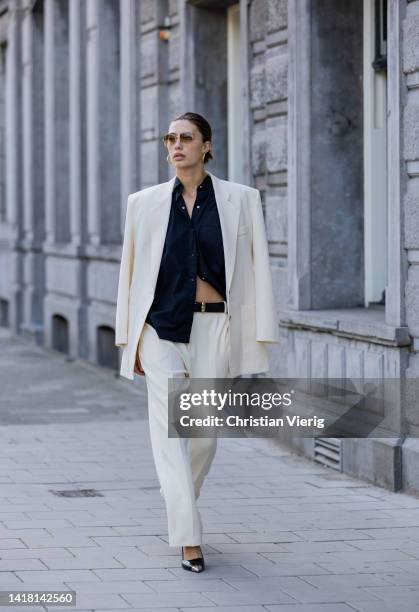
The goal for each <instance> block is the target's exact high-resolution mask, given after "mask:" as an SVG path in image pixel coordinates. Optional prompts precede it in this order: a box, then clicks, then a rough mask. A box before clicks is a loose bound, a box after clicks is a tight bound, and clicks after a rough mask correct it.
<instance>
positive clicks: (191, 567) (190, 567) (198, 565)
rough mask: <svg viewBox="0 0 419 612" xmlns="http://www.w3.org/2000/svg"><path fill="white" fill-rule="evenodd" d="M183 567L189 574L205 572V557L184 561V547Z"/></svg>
mask: <svg viewBox="0 0 419 612" xmlns="http://www.w3.org/2000/svg"><path fill="white" fill-rule="evenodd" d="M182 567H183V569H184V570H186V571H188V572H196V573H199V572H203V571H204V569H205V562H204V557H203V556H202V557H197V558H196V559H189V560H188V559H184V558H183V546H182Z"/></svg>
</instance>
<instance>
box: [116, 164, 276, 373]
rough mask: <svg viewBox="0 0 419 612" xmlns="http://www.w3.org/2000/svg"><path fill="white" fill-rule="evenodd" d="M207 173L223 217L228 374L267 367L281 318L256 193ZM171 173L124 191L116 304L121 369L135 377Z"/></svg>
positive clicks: (168, 200)
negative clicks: (125, 200)
mask: <svg viewBox="0 0 419 612" xmlns="http://www.w3.org/2000/svg"><path fill="white" fill-rule="evenodd" d="M207 173H208V174H209V175H210V176H211V179H212V183H213V186H214V192H215V199H216V202H217V208H218V213H219V217H220V224H221V232H222V238H223V245H224V259H225V272H226V298H227V305H228V313H229V314H228V316H229V319H230V320H229V323H230V324H229V335H230V338H229V340H230V341H229V367H230V373H231V375H232V376H238V375H246V374H253V373H258V372H267V371H268V370H269V360H268V351H267V347H266V343H267V342H278V341H279V334H278V318H277V311H276V305H275V300H274V293H273V287H272V278H271V271H270V264H269V253H268V245H267V240H266V233H265V223H264V218H263V212H262V203H261V199H260V193H259V191H258V190H257V189H253V188H252V187H247V186H245V185H241V184H239V183H233V182H231V181H225V180H222V179H219V178H218V177H216V176H214V175H213V174H211V172H207ZM174 181H175V177H173V178H172V179H171V180H169V181H167V182H165V183H160V184H158V185H154V186H153V187H147V188H146V189H141V190H140V191H137V192H136V193H132V194H130V195H129V196H128V203H127V212H126V217H125V230H124V240H123V245H122V256H121V266H120V271H119V282H118V297H117V306H116V326H115V345H116V346H119V347H122V348H123V352H122V358H121V369H120V374H121V376H124V377H125V378H128V379H131V380H132V379H133V378H134V364H135V358H136V352H137V350H138V343H139V340H140V337H141V332H142V329H143V326H144V322H145V319H146V317H147V314H148V311H149V309H150V306H151V304H152V302H153V299H154V291H155V287H156V282H157V276H158V273H159V268H160V262H161V256H162V252H163V246H164V241H165V237H166V231H167V226H168V222H169V214H170V208H171V201H172V190H173V186H174Z"/></svg>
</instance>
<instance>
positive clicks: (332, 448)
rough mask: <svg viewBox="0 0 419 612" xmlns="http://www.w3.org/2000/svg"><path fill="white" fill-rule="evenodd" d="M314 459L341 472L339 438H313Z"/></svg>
mask: <svg viewBox="0 0 419 612" xmlns="http://www.w3.org/2000/svg"><path fill="white" fill-rule="evenodd" d="M314 461H317V463H322V464H323V465H327V467H330V468H332V469H334V470H337V471H339V472H341V471H342V458H341V440H340V438H315V439H314Z"/></svg>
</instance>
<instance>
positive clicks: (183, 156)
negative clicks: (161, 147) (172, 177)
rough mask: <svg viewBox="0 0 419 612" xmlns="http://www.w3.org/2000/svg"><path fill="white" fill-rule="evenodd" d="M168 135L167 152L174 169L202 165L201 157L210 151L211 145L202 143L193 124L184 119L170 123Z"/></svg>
mask: <svg viewBox="0 0 419 612" xmlns="http://www.w3.org/2000/svg"><path fill="white" fill-rule="evenodd" d="M168 134H170V135H171V136H172V137H171V138H170V139H169V140H168V141H167V143H166V146H167V151H168V153H169V159H170V162H171V163H172V164H173V165H174V166H175V167H176V168H182V169H183V168H191V167H194V166H199V165H203V164H204V162H203V159H202V157H203V154H204V153H206V152H207V151H209V150H210V149H211V143H210V142H205V143H204V142H203V140H202V134H201V132H200V131H199V130H198V128H197V127H196V125H195V124H194V123H191V122H190V121H187V120H186V119H181V120H178V121H172V123H171V124H170V126H169V131H168ZM181 134H182V135H183V137H182V139H181V138H180V135H181Z"/></svg>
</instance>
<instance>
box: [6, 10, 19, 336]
mask: <svg viewBox="0 0 419 612" xmlns="http://www.w3.org/2000/svg"><path fill="white" fill-rule="evenodd" d="M8 14H9V18H8V31H7V64H6V150H7V155H6V220H7V222H8V223H9V224H10V229H11V234H10V236H11V245H10V247H11V250H12V255H11V264H12V265H11V268H12V270H11V287H10V304H9V309H8V319H9V325H10V328H11V329H12V331H13V332H14V333H17V332H18V329H19V325H20V321H21V318H22V300H21V266H20V261H21V254H20V251H19V250H17V249H16V247H17V246H18V241H19V238H20V236H21V218H22V206H21V204H22V192H21V179H22V177H21V173H20V168H21V167H22V157H21V156H22V147H21V133H20V128H19V126H20V120H21V117H20V113H21V83H20V63H21V7H20V0H9V4H8Z"/></svg>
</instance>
